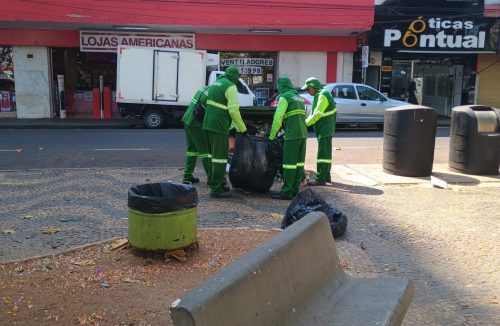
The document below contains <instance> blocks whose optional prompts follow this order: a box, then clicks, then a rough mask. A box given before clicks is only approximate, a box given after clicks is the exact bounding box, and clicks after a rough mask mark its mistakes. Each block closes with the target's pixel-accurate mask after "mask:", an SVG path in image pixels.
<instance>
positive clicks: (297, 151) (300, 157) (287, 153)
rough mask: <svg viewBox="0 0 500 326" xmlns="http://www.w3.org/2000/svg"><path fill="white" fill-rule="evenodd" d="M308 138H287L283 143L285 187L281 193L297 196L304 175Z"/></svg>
mask: <svg viewBox="0 0 500 326" xmlns="http://www.w3.org/2000/svg"><path fill="white" fill-rule="evenodd" d="M305 158H306V139H293V140H285V142H284V144H283V187H282V188H281V193H282V194H284V195H287V196H295V195H296V194H297V193H298V192H299V188H300V182H301V181H302V177H303V176H304V161H305Z"/></svg>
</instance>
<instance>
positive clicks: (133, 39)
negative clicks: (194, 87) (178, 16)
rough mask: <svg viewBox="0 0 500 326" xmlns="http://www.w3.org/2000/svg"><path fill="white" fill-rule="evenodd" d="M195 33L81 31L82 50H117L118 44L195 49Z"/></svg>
mask: <svg viewBox="0 0 500 326" xmlns="http://www.w3.org/2000/svg"><path fill="white" fill-rule="evenodd" d="M194 40H195V37H194V34H185V33H182V34H181V33H140V32H135V33H126V32H125V33H122V32H103V31H80V51H82V52H116V49H117V48H118V46H122V45H126V46H140V47H150V48H167V49H194V48H195V43H194Z"/></svg>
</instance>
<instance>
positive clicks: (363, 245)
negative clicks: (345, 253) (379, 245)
mask: <svg viewBox="0 0 500 326" xmlns="http://www.w3.org/2000/svg"><path fill="white" fill-rule="evenodd" d="M359 245H360V247H361V249H363V250H365V249H366V247H365V244H364V243H363V241H361V243H360V244H359Z"/></svg>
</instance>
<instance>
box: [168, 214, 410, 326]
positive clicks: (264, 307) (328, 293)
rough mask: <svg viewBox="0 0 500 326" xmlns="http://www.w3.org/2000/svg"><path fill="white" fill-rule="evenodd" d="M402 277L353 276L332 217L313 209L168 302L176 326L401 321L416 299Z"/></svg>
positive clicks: (364, 325)
mask: <svg viewBox="0 0 500 326" xmlns="http://www.w3.org/2000/svg"><path fill="white" fill-rule="evenodd" d="M413 293H414V288H413V285H412V284H411V282H409V281H408V280H406V279H400V278H385V277H384V278H373V279H372V278H366V279H359V278H352V277H349V276H347V275H346V274H345V273H344V271H343V270H342V267H341V266H340V262H339V258H338V255H337V251H336V248H335V242H334V240H333V237H332V233H331V230H330V224H329V222H328V219H327V218H326V216H325V215H324V214H323V213H319V212H314V213H310V214H309V215H307V216H306V217H304V218H303V219H301V220H300V221H299V222H297V223H295V224H293V225H292V226H290V227H288V228H287V229H285V230H284V231H283V232H281V233H280V234H278V235H277V236H276V237H274V238H273V239H270V240H269V241H267V242H265V243H264V244H262V245H261V246H260V247H258V248H256V249H255V250H253V251H251V252H249V253H248V254H246V255H244V256H243V257H241V258H239V259H238V260H237V261H235V262H234V263H233V264H231V265H229V266H227V267H226V268H224V269H223V270H222V271H220V272H219V273H217V274H216V275H215V276H214V277H213V278H212V279H210V280H208V281H207V282H205V283H203V284H202V285H200V286H199V287H197V288H195V289H193V290H192V291H191V292H189V293H188V294H187V295H186V296H184V297H183V298H182V299H180V300H176V301H175V302H174V303H173V304H172V305H171V307H170V316H171V318H172V321H173V323H174V325H175V326H187V325H197V326H202V325H216V326H224V325H227V326H234V325H241V326H243V325H249V326H250V325H251V326H255V325H308V326H309V325H318V326H319V325H321V326H324V325H360V326H366V325H400V324H401V322H402V321H403V318H404V315H405V313H406V310H407V309H408V307H409V305H410V303H411V300H412V299H413Z"/></svg>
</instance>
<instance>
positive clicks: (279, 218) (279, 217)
mask: <svg viewBox="0 0 500 326" xmlns="http://www.w3.org/2000/svg"><path fill="white" fill-rule="evenodd" d="M271 216H272V217H273V218H275V219H277V220H282V219H283V217H285V215H283V214H276V213H272V214H271Z"/></svg>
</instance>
